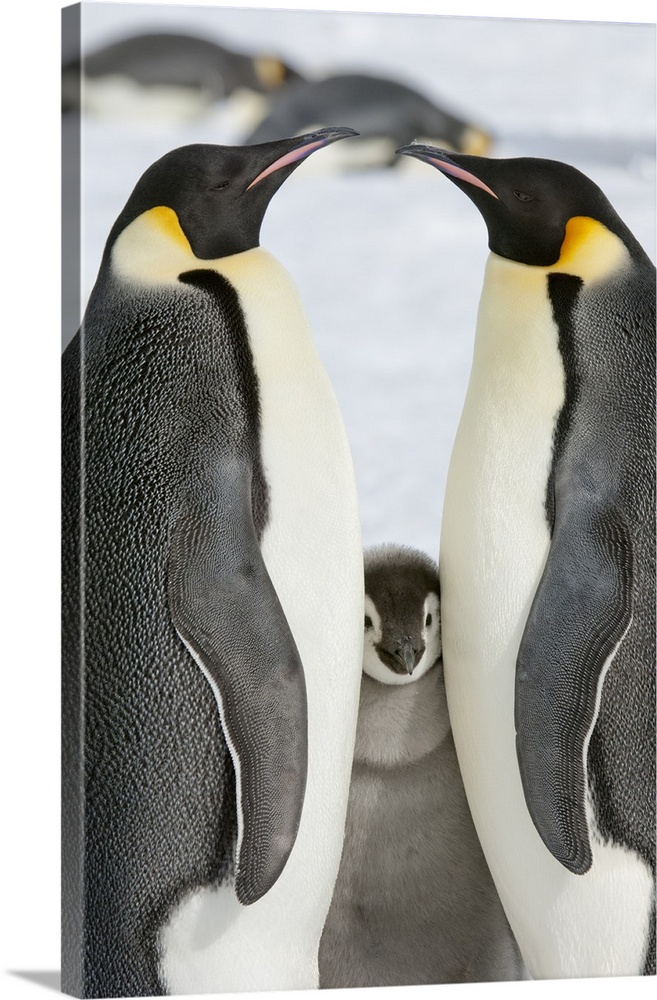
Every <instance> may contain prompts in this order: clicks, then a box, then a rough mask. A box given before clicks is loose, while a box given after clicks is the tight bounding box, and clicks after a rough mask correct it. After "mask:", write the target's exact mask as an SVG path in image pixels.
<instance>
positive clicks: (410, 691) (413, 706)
mask: <svg viewBox="0 0 657 1000" xmlns="http://www.w3.org/2000/svg"><path fill="white" fill-rule="evenodd" d="M449 733H450V723H449V715H448V713H447V700H446V697H445V684H444V680H443V668H442V663H441V662H438V663H437V664H436V665H435V666H434V667H432V668H431V669H430V670H429V671H428V672H427V673H426V674H425V675H424V676H423V677H421V678H420V679H419V680H418V681H416V682H415V683H413V684H405V685H402V686H400V685H393V684H382V683H381V682H380V681H376V680H374V679H373V678H371V677H368V676H367V674H363V676H362V679H361V688H360V707H359V714H358V727H357V729H356V745H355V749H354V762H355V763H357V764H367V765H369V766H370V767H381V768H391V767H403V766H404V765H407V764H411V763H413V762H414V761H416V760H420V759H421V758H422V757H425V756H426V755H427V754H429V753H431V751H432V750H435V749H436V747H438V746H439V745H440V744H441V743H442V742H443V741H444V740H445V739H446V738H447V736H448V735H449Z"/></svg>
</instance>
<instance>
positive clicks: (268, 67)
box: [253, 56, 285, 90]
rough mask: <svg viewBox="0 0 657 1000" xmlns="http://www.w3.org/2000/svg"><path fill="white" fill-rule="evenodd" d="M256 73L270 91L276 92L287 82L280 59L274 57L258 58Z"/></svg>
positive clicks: (256, 60)
mask: <svg viewBox="0 0 657 1000" xmlns="http://www.w3.org/2000/svg"><path fill="white" fill-rule="evenodd" d="M253 62H254V66H255V71H256V75H257V77H258V79H259V80H260V83H261V84H262V85H263V87H266V88H267V89H268V90H275V89H276V87H280V86H281V84H282V83H284V82H285V67H284V66H283V63H282V62H281V61H280V59H274V58H273V57H272V56H257V57H256V58H255V59H254V61H253Z"/></svg>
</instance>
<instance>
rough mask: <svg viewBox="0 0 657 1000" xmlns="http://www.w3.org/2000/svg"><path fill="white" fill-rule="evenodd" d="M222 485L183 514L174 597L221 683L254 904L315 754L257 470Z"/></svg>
mask: <svg viewBox="0 0 657 1000" xmlns="http://www.w3.org/2000/svg"><path fill="white" fill-rule="evenodd" d="M220 493H221V494H223V495H219V496H214V497H213V503H212V504H211V505H208V504H201V503H199V504H193V505H192V504H188V505H187V507H186V509H185V510H184V511H183V512H182V514H181V516H180V517H179V518H178V520H177V523H176V525H175V528H174V531H173V538H172V546H171V559H170V567H169V604H170V609H171V614H172V618H173V622H174V625H175V627H176V629H177V631H178V633H179V635H180V637H181V638H182V640H183V642H184V643H185V644H186V646H187V647H188V649H189V650H190V652H191V654H192V656H193V657H194V659H195V660H196V662H197V663H198V664H199V666H200V667H201V670H202V671H203V673H204V675H205V676H206V678H207V680H208V681H209V683H210V685H211V687H212V689H213V692H214V694H215V697H216V699H217V702H218V705H219V711H220V715H221V722H222V727H223V731H224V735H225V737H226V742H227V744H228V748H229V750H230V753H231V756H232V758H233V763H234V765H235V774H236V780H237V809H238V840H237V849H236V875H235V892H236V895H237V898H238V899H239V901H240V902H241V903H243V904H245V905H248V904H249V903H253V902H255V901H256V900H258V899H260V897H261V896H263V895H264V894H265V893H266V892H267V891H268V890H269V889H270V888H271V887H272V886H273V885H274V883H275V882H276V880H277V879H278V877H279V875H280V874H281V872H282V870H283V868H284V866H285V864H286V862H287V859H288V857H289V855H290V852H291V850H292V847H293V845H294V841H295V839H296V835H297V831H298V828H299V822H300V819H301V810H302V807H303V801H304V795H305V787H306V772H307V755H308V733H307V704H306V685H305V678H304V672H303V665H302V663H301V659H300V657H299V653H298V651H297V647H296V644H295V642H294V638H293V636H292V633H291V631H290V627H289V625H288V622H287V619H286V617H285V613H284V611H283V608H282V606H281V603H280V601H279V599H278V595H277V594H276V591H275V589H274V585H273V583H272V581H271V579H270V577H269V574H268V572H267V569H266V567H265V564H264V561H263V558H262V554H261V552H260V546H259V544H258V540H257V537H256V532H255V528H254V525H253V518H252V513H251V490H250V476H249V475H248V474H247V472H246V471H245V472H244V473H241V474H239V473H238V474H236V475H229V476H227V477H226V478H225V479H224V480H223V481H222V485H221V487H220ZM226 511H230V517H229V518H227V516H226Z"/></svg>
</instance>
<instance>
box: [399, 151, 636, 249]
mask: <svg viewBox="0 0 657 1000" xmlns="http://www.w3.org/2000/svg"><path fill="white" fill-rule="evenodd" d="M397 152H398V153H402V154H404V155H407V156H414V157H417V158H418V159H420V160H424V161H425V162H427V163H430V164H432V166H435V167H437V168H438V170H440V171H441V172H442V173H444V174H446V176H447V177H449V179H450V180H451V181H453V183H454V184H456V186H457V187H459V188H460V189H461V190H462V191H464V192H465V194H467V195H468V197H469V198H470V199H471V201H473V202H474V204H475V205H476V206H477V208H478V209H479V211H480V212H481V214H482V216H483V218H484V221H485V223H486V226H487V228H488V245H489V247H490V249H491V250H492V251H493V252H494V253H496V254H498V255H499V256H500V257H506V258H508V259H509V260H513V261H517V262H518V263H521V264H530V265H534V266H539V267H549V266H551V265H554V264H556V263H557V261H558V260H559V258H560V257H561V254H562V248H563V247H564V244H565V240H566V226H567V225H568V223H569V222H570V220H594V221H595V222H599V223H602V225H603V226H604V227H605V228H606V229H608V230H609V231H610V232H612V233H614V234H616V235H617V236H619V237H620V239H621V240H622V241H623V242H624V243H625V245H626V246H627V248H628V250H630V252H632V251H633V250H635V249H636V247H638V244H636V240H634V237H633V236H632V234H631V233H630V232H629V230H628V229H627V227H626V226H625V225H624V223H623V222H622V221H621V219H620V218H619V216H618V215H617V214H616V212H615V211H614V209H613V207H612V206H611V205H610V203H609V201H608V200H607V198H606V197H605V195H604V194H603V192H602V191H601V190H600V188H599V187H598V186H597V184H595V183H594V182H593V181H592V180H590V179H589V178H588V177H587V176H586V175H585V174H583V173H581V172H580V171H579V170H577V169H576V168H575V167H572V166H570V165H569V164H567V163H561V162H559V161H557V160H544V159H537V158H531V157H522V158H517V159H506V160H496V159H488V158H486V157H481V156H466V155H462V154H458V153H448V152H446V151H445V150H442V149H438V148H436V147H433V146H426V145H423V144H421V143H411V144H410V145H409V146H403V147H402V148H401V149H398V150H397ZM639 250H640V248H639Z"/></svg>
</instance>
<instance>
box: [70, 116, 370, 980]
mask: <svg viewBox="0 0 657 1000" xmlns="http://www.w3.org/2000/svg"><path fill="white" fill-rule="evenodd" d="M352 134H353V130H351V129H348V128H326V129H322V130H320V131H317V132H314V133H312V134H309V135H306V136H303V137H300V138H299V137H296V138H293V139H285V140H280V141H278V142H273V143H266V144H263V145H259V146H255V147H226V146H215V145H192V146H184V147H182V148H179V149H175V150H173V151H171V152H169V153H167V154H166V155H165V156H163V157H162V158H161V159H159V160H158V161H157V162H156V163H154V164H153V165H152V166H151V167H149V169H148V170H147V171H146V172H145V173H144V175H143V176H142V177H141V179H140V180H139V181H138V183H137V185H136V187H135V189H134V191H133V192H132V194H131V196H130V197H129V199H128V201H127V204H126V206H125V208H124V209H123V211H122V212H121V214H120V215H119V217H118V219H117V221H116V223H115V224H114V226H113V228H112V230H111V232H110V234H109V238H108V241H107V244H106V248H105V252H104V256H103V258H102V262H101V265H100V271H99V274H98V279H97V282H96V284H95V286H94V289H93V291H92V294H91V297H90V301H89V304H88V308H87V311H86V314H85V317H84V320H83V324H82V327H81V329H80V331H79V332H78V334H77V335H76V336H75V338H74V339H73V341H71V344H70V345H69V347H68V348H67V349H66V352H65V354H64V359H63V360H64V373H63V385H64V399H63V438H64V442H63V445H64V446H63V471H64V484H63V487H64V498H63V500H64V513H63V526H64V572H63V581H64V665H63V674H64V692H63V700H64V724H63V773H64V836H63V848H64V849H63V855H64V857H63V868H64V879H63V882H64V900H63V913H64V918H63V929H64V935H63V936H64V958H63V965H64V972H63V976H64V989H65V990H66V991H71V992H73V993H76V994H77V995H81V996H87V997H91V996H97V997H117V996H143V995H147V996H151V995H159V994H163V993H172V994H179V993H203V992H217V993H218V992H233V991H238V990H269V989H293V988H313V987H315V986H316V985H317V982H318V972H317V951H318V946H319V939H320V935H321V931H322V927H323V925H324V921H325V918H326V913H327V911H328V907H329V904H330V900H331V893H332V890H333V885H334V882H335V877H336V875H337V871H338V865H339V861H340V852H341V848H342V838H343V829H344V821H345V814H346V807H347V796H348V790H349V778H350V770H351V758H352V750H353V743H354V737H355V727H356V719H357V713H358V685H359V675H360V664H361V662H362V643H363V636H362V608H363V569H362V566H363V556H362V547H361V542H360V525H359V512H358V502H357V493H356V486H355V479H354V472H353V467H352V461H351V455H350V451H349V447H348V442H347V437H346V433H345V429H344V426H343V422H342V419H341V415H340V412H339V410H338V406H337V403H336V399H335V397H334V394H333V390H332V387H331V385H330V383H329V380H328V376H327V374H326V372H325V369H324V367H323V365H322V363H321V362H320V359H319V356H318V354H317V351H316V349H315V346H314V344H313V340H312V337H311V333H310V329H309V326H308V323H307V319H306V316H305V313H304V310H303V307H302V305H301V302H300V300H299V297H298V295H297V293H296V291H295V288H294V285H293V284H292V282H291V279H290V277H289V275H288V274H287V272H286V271H285V270H284V269H283V267H282V266H281V265H280V264H279V263H278V262H277V261H276V260H275V259H274V258H273V257H272V256H271V255H270V254H269V253H268V252H267V251H266V250H264V249H262V248H261V247H260V246H259V230H260V225H261V221H262V219H263V216H264V213H265V210H266V208H267V205H268V202H269V200H270V199H271V197H272V195H273V194H274V192H275V191H276V190H277V189H278V188H279V187H280V185H281V184H282V182H283V181H284V180H285V178H286V177H288V176H289V175H290V174H291V172H292V171H293V170H294V169H295V167H297V166H298V165H299V164H300V163H301V162H302V161H303V160H304V159H305V157H307V156H308V155H309V154H311V153H312V152H313V151H315V150H318V149H322V148H323V147H324V146H326V145H327V144H329V143H331V142H334V141H336V140H338V139H343V138H346V137H348V136H351V135H352ZM311 227H312V222H311V220H309V228H311Z"/></svg>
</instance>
